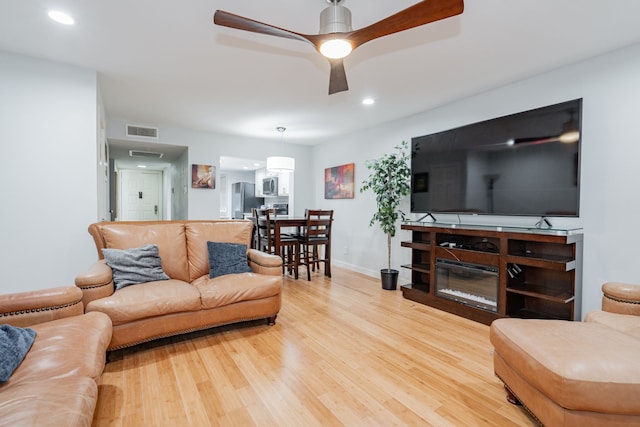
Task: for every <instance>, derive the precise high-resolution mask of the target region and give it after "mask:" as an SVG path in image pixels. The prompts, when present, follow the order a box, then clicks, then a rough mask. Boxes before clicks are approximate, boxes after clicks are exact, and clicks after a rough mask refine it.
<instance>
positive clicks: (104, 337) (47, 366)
mask: <svg viewBox="0 0 640 427" xmlns="http://www.w3.org/2000/svg"><path fill="white" fill-rule="evenodd" d="M83 311H84V310H83V304H82V291H81V290H80V289H78V288H76V287H73V286H64V287H58V288H51V289H42V290H37V291H29V292H20V293H14V294H6V295H0V323H2V324H5V323H6V324H10V325H12V326H17V327H29V328H31V329H33V330H35V331H36V337H35V340H34V342H33V345H32V346H31V349H30V350H29V352H28V353H27V355H26V356H25V358H24V359H23V360H22V363H20V365H19V366H18V367H17V368H16V370H15V371H14V372H13V374H12V375H11V377H10V378H9V381H7V382H6V383H4V384H2V385H0V426H27V425H28V426H36V425H37V426H87V427H88V426H90V425H91V422H92V420H93V413H94V410H95V405H96V401H97V399H98V386H97V384H96V380H97V379H98V378H99V377H100V375H101V374H102V370H103V369H104V366H105V357H106V351H107V346H108V344H109V341H110V340H111V320H110V319H109V317H108V316H106V315H105V314H103V313H88V314H83Z"/></svg>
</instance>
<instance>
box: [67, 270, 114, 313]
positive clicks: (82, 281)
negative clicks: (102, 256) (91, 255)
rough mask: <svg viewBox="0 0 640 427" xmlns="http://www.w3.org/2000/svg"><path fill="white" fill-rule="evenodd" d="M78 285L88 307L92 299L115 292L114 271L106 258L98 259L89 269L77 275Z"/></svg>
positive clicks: (83, 300)
mask: <svg viewBox="0 0 640 427" xmlns="http://www.w3.org/2000/svg"><path fill="white" fill-rule="evenodd" d="M76 286H77V287H78V288H80V289H81V290H82V294H83V296H82V302H83V303H84V306H85V307H86V306H87V304H89V303H90V302H91V301H94V300H97V299H100V298H105V297H108V296H110V295H112V294H113V292H115V287H114V286H113V271H112V270H111V267H109V266H108V265H107V263H106V262H105V261H104V260H99V261H96V262H95V263H93V265H92V266H91V267H90V268H89V269H88V270H87V271H85V272H84V273H81V274H78V275H77V276H76Z"/></svg>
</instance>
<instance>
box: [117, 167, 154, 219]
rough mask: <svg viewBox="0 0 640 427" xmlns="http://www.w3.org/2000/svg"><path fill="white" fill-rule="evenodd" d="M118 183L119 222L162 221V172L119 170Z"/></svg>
mask: <svg viewBox="0 0 640 427" xmlns="http://www.w3.org/2000/svg"><path fill="white" fill-rule="evenodd" d="M118 182H119V186H118V199H119V200H118V203H117V206H118V213H117V216H118V220H119V221H153V220H161V219H164V214H163V209H162V206H163V202H162V194H163V191H162V190H163V186H162V182H163V172H162V171H160V170H150V171H141V170H134V169H120V172H119V179H118Z"/></svg>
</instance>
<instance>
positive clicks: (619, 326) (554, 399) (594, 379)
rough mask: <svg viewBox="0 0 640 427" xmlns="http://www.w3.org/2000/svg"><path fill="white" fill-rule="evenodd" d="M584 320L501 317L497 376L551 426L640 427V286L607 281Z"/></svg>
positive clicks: (493, 335) (494, 332) (496, 335)
mask: <svg viewBox="0 0 640 427" xmlns="http://www.w3.org/2000/svg"><path fill="white" fill-rule="evenodd" d="M602 291H603V294H604V296H603V299H602V310H594V311H592V312H590V313H588V314H587V316H586V317H585V321H584V322H570V321H563V320H539V319H498V320H495V321H494V322H493V323H492V325H491V329H490V339H491V343H492V344H493V346H494V348H495V351H494V371H495V373H496V375H497V376H498V377H499V378H500V379H501V380H502V381H503V382H504V384H505V388H506V389H507V399H508V400H509V401H511V402H512V403H521V404H522V405H524V407H525V408H526V409H527V410H528V411H529V412H530V413H531V414H532V415H533V416H534V417H535V418H536V419H537V420H538V421H539V422H540V423H541V424H542V425H545V426H554V427H555V426H580V427H588V426H594V427H595V426H598V427H602V426H638V425H640V364H639V361H640V286H636V285H628V284H622V283H605V284H604V285H603V286H602Z"/></svg>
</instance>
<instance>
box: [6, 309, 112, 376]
mask: <svg viewBox="0 0 640 427" xmlns="http://www.w3.org/2000/svg"><path fill="white" fill-rule="evenodd" d="M31 328H32V329H33V330H35V331H36V339H35V341H34V342H33V345H32V346H31V350H29V353H27V355H26V357H25V358H24V360H23V361H22V363H21V364H20V366H18V368H17V369H16V370H15V372H14V373H13V375H12V376H11V378H10V379H9V382H7V383H6V385H5V387H6V386H9V385H12V384H15V383H17V382H21V381H40V380H43V379H45V378H64V377H70V376H85V377H89V378H93V379H94V380H97V379H98V377H100V375H101V374H102V370H103V369H104V364H105V356H106V351H107V347H108V346H109V342H111V331H112V330H111V321H110V320H109V318H108V317H107V316H105V315H104V314H102V313H87V314H83V315H80V316H72V317H66V318H63V319H58V320H52V321H50V322H45V323H39V324H37V325H33V326H31Z"/></svg>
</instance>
